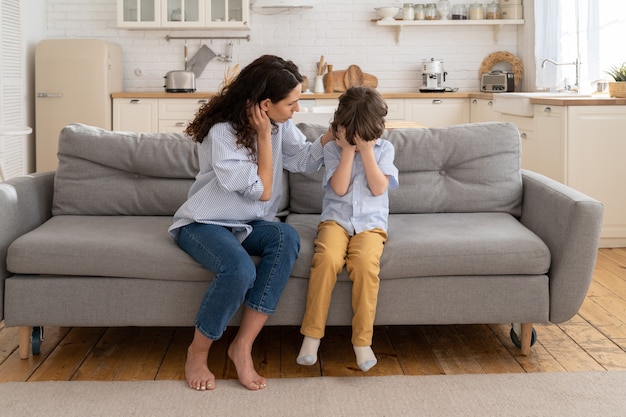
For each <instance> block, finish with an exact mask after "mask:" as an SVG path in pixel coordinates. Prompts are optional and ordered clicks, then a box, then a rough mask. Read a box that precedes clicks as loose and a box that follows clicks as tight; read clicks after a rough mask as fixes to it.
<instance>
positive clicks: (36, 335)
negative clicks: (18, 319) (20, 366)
mask: <svg viewBox="0 0 626 417" xmlns="http://www.w3.org/2000/svg"><path fill="white" fill-rule="evenodd" d="M30 340H31V344H32V347H33V355H39V353H41V342H42V341H43V327H40V326H34V327H33V332H32V335H31V339H30Z"/></svg>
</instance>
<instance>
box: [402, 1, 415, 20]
mask: <svg viewBox="0 0 626 417" xmlns="http://www.w3.org/2000/svg"><path fill="white" fill-rule="evenodd" d="M414 19H415V9H414V8H413V3H404V5H403V6H402V20H414Z"/></svg>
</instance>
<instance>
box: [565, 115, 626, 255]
mask: <svg viewBox="0 0 626 417" xmlns="http://www.w3.org/2000/svg"><path fill="white" fill-rule="evenodd" d="M625 125H626V106H568V107H567V144H568V147H567V184H568V185H570V186H572V187H574V188H575V189H577V190H579V191H582V192H583V193H585V194H587V195H590V196H591V197H594V198H596V199H598V200H600V201H601V202H602V203H604V216H603V221H602V234H601V237H600V246H601V247H624V246H626V193H624V192H623V189H624V185H623V181H624V178H626V164H625V163H624V155H626V139H625V137H624V133H623V129H624V126H625Z"/></svg>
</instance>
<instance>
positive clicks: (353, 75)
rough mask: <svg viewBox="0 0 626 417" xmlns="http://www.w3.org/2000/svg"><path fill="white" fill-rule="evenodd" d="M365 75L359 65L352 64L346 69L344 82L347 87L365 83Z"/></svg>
mask: <svg viewBox="0 0 626 417" xmlns="http://www.w3.org/2000/svg"><path fill="white" fill-rule="evenodd" d="M363 82H364V77H363V71H361V68H360V67H359V66H358V65H350V66H349V67H348V69H347V70H346V74H345V75H344V77H343V83H344V85H345V86H346V88H350V87H354V86H356V85H363Z"/></svg>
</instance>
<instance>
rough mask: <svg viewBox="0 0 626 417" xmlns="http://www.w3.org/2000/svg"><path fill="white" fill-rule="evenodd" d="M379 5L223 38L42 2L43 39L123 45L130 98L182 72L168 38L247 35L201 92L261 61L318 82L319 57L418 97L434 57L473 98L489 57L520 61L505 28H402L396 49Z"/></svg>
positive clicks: (331, 10) (97, 2)
mask: <svg viewBox="0 0 626 417" xmlns="http://www.w3.org/2000/svg"><path fill="white" fill-rule="evenodd" d="M42 1H44V0H42ZM453 3H455V2H454V1H453ZM380 5H381V2H380V1H376V0H317V1H315V8H314V9H313V10H308V11H299V12H292V13H287V14H278V15H261V14H258V13H255V12H251V19H250V26H251V30H250V31H230V32H225V31H209V30H205V31H167V30H125V29H118V28H117V27H116V0H90V1H85V0H47V23H46V34H45V35H42V38H44V37H46V38H101V39H107V40H109V41H113V42H116V43H118V44H120V45H121V46H122V48H123V50H124V89H125V90H127V91H138V90H141V91H163V76H164V75H165V73H166V72H167V71H169V70H174V69H183V65H184V60H183V41H181V40H172V41H170V42H167V41H166V40H165V36H166V35H167V34H170V35H171V36H185V35H188V36H211V35H213V36H230V35H232V36H245V35H247V34H250V36H251V41H250V42H247V41H245V40H243V41H235V46H234V51H233V58H234V59H233V62H231V63H224V62H221V61H219V60H218V59H213V60H212V61H211V62H210V63H209V65H207V67H206V69H205V71H204V72H203V74H202V76H201V77H200V78H198V79H197V81H196V86H197V89H198V90H199V91H215V90H216V89H217V88H218V86H219V85H220V84H221V82H222V80H223V78H224V73H225V70H226V69H227V67H228V66H229V65H231V66H233V65H234V64H236V63H239V64H240V65H241V66H244V65H246V64H248V63H249V62H250V61H252V60H253V59H254V58H256V57H257V56H259V55H261V54H264V53H271V54H276V55H280V56H282V57H284V58H287V59H291V60H293V61H294V62H295V63H296V64H297V65H298V66H299V67H300V69H301V71H302V73H303V74H304V75H306V76H308V77H309V78H312V77H313V76H314V75H315V62H316V61H318V60H319V57H320V55H322V54H323V55H324V56H325V58H326V62H328V63H330V64H333V65H334V69H346V68H347V67H348V65H350V64H357V65H359V66H360V67H361V68H362V70H363V71H364V72H367V73H369V74H373V75H375V76H377V77H378V79H379V90H380V91H382V92H417V91H418V89H419V87H420V86H421V75H420V65H421V63H422V60H427V59H430V58H431V57H434V58H436V59H443V61H444V66H445V70H446V71H447V72H448V77H447V81H446V86H449V87H453V88H459V90H460V91H476V90H477V89H478V80H479V75H478V69H479V67H480V65H481V63H482V61H483V59H484V58H485V57H486V56H487V55H489V54H490V53H492V52H496V51H509V52H512V53H513V54H516V55H518V56H519V52H520V51H518V39H517V38H518V30H517V27H516V26H515V25H505V26H502V28H501V30H500V31H499V35H498V38H497V40H495V39H494V29H493V26H482V25H481V26H457V27H450V26H424V27H406V28H404V29H403V31H402V39H401V43H400V44H399V45H396V42H395V31H394V29H393V28H389V27H378V26H376V25H375V24H374V23H372V22H371V20H372V19H375V18H377V15H376V12H375V11H374V7H377V6H380ZM201 42H206V44H207V46H209V47H210V48H211V49H212V50H213V51H214V52H215V53H222V52H224V45H225V43H226V41H224V40H215V41H212V42H211V41H199V40H190V41H188V47H189V56H190V57H191V56H193V54H194V53H195V51H196V50H197V49H198V48H199V47H200V46H201V44H202V43H201ZM136 73H137V74H141V75H136Z"/></svg>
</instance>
